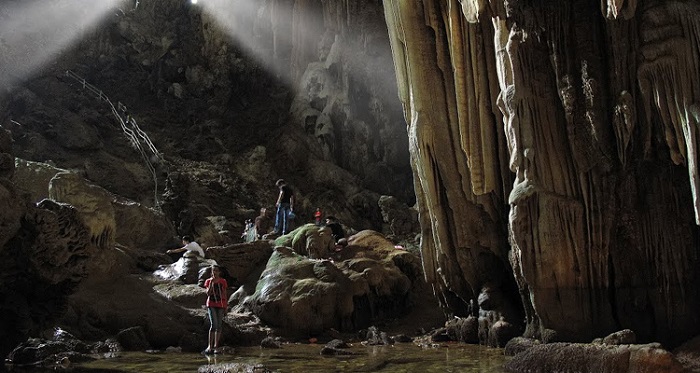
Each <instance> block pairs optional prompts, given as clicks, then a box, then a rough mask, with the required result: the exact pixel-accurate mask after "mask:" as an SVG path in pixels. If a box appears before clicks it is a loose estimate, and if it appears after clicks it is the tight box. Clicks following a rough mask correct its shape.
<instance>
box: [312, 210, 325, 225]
mask: <svg viewBox="0 0 700 373" xmlns="http://www.w3.org/2000/svg"><path fill="white" fill-rule="evenodd" d="M322 218H323V213H322V212H321V208H320V207H316V212H314V220H316V226H317V227H320V226H321V219H322Z"/></svg>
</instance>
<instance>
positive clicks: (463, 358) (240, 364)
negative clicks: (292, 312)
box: [73, 343, 506, 373]
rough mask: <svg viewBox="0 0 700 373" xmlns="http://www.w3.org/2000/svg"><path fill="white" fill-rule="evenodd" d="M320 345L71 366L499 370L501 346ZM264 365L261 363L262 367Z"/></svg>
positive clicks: (175, 370) (308, 372) (306, 372)
mask: <svg viewBox="0 0 700 373" xmlns="http://www.w3.org/2000/svg"><path fill="white" fill-rule="evenodd" d="M322 347H323V346H322V345H308V344H290V345H284V346H283V348H282V349H275V350H269V349H261V348H259V347H241V348H236V349H235V353H234V354H225V355H214V356H202V355H199V354H185V353H183V354H180V353H159V354H146V353H124V354H122V356H121V357H119V358H115V359H108V360H98V361H93V362H89V363H83V364H80V365H77V366H76V367H75V369H74V370H73V371H74V372H133V373H136V372H139V373H149V372H154V373H155V372H159V373H160V372H172V373H180V372H182V373H184V372H197V371H199V372H238V371H240V372H266V371H272V372H299V373H312V372H397V373H398V372H421V373H430V372H465V373H476V372H479V373H504V372H505V370H504V369H503V368H502V366H503V363H504V362H505V361H506V357H504V356H503V350H500V349H489V348H485V347H482V346H474V345H464V344H457V343H454V344H453V343H450V344H441V345H439V346H437V347H430V348H423V347H419V346H416V345H414V344H399V345H395V346H362V345H360V344H354V345H353V346H352V347H351V348H349V349H348V351H349V352H351V353H352V354H353V355H343V356H328V357H327V356H321V355H320V351H321V348H322ZM263 367H264V368H263Z"/></svg>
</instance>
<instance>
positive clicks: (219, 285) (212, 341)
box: [204, 265, 228, 355]
mask: <svg viewBox="0 0 700 373" xmlns="http://www.w3.org/2000/svg"><path fill="white" fill-rule="evenodd" d="M204 287H205V288H206V289H207V311H208V313H209V322H210V323H211V327H210V328H209V345H208V346H207V349H206V350H204V354H206V355H209V354H215V353H218V352H219V351H218V350H217V349H218V348H219V340H220V339H221V331H222V330H221V325H222V324H223V321H224V316H225V315H226V308H227V307H228V295H227V290H228V283H227V282H226V279H224V278H221V268H220V267H219V266H218V265H213V266H211V278H208V279H207V280H206V281H204Z"/></svg>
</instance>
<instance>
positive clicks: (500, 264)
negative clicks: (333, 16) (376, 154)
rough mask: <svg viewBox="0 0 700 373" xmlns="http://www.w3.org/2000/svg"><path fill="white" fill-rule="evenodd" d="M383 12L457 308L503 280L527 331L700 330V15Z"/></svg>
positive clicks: (662, 333)
mask: <svg viewBox="0 0 700 373" xmlns="http://www.w3.org/2000/svg"><path fill="white" fill-rule="evenodd" d="M384 5H385V14H386V19H387V23H388V28H389V32H390V37H391V43H392V50H393V54H394V63H395V67H396V71H397V76H398V82H399V92H400V97H401V101H402V102H403V105H404V114H405V116H406V120H407V122H408V123H409V129H408V131H409V145H410V149H411V154H412V159H413V170H414V179H415V188H416V194H417V197H418V207H419V211H420V219H421V227H422V232H423V235H422V237H423V241H422V252H423V260H424V267H425V269H426V275H427V277H428V279H429V281H430V282H431V283H432V284H434V286H435V289H436V291H437V292H438V293H439V294H440V297H441V298H442V303H443V304H444V305H445V306H446V307H447V308H448V309H451V310H452V312H454V313H455V314H457V315H460V314H461V315H464V314H465V311H466V309H467V308H468V307H467V305H468V304H469V303H470V301H471V300H474V299H476V298H477V296H478V294H479V293H481V292H482V289H483V288H484V286H485V284H490V286H491V287H492V289H495V291H497V292H499V293H501V294H502V296H503V297H505V298H507V299H510V301H511V302H517V300H516V299H517V298H518V297H519V298H520V301H521V303H522V306H523V312H524V315H525V320H526V325H525V327H526V329H525V335H527V336H537V337H541V338H543V339H545V340H548V341H554V340H584V341H585V340H590V339H592V337H594V336H603V335H605V334H607V333H610V332H612V331H614V330H619V329H623V328H629V329H632V330H634V331H635V333H636V334H637V336H638V338H639V339H640V340H641V341H652V340H654V341H662V342H664V343H669V344H671V345H674V344H678V343H680V342H682V341H684V340H687V339H688V338H690V337H692V336H694V335H697V334H698V333H699V332H700V318H699V316H698V313H697V312H696V311H694V310H697V309H698V308H699V307H700V290H699V289H700V286H699V285H700V276H698V272H697V270H696V268H697V267H698V265H700V256H698V255H697V253H698V238H699V237H700V236H699V233H700V231H699V229H698V226H697V225H696V222H697V218H696V216H697V214H698V211H699V209H698V207H697V206H698V202H697V201H698V198H697V189H698V187H697V184H698V182H699V181H698V180H700V179H699V178H698V176H697V173H698V166H697V157H698V155H697V151H696V147H697V140H696V138H697V131H698V124H699V121H698V119H699V116H698V102H700V101H699V100H700V95H699V94H698V92H699V90H698V87H699V84H700V83H698V82H700V75H699V74H700V70H699V69H698V68H697V63H698V60H700V44H699V43H698V40H700V34H699V31H698V30H700V28H699V27H698V25H700V16H698V15H699V14H700V12H698V10H699V8H698V4H697V3H696V2H692V1H666V2H665V1H655V0H645V1H627V2H620V1H603V2H601V5H602V6H598V4H596V3H595V2H591V1H586V0H575V1H563V2H554V1H534V2H532V1H530V2H527V1H489V2H487V1H457V0H448V1H433V0H424V1H420V2H408V1H400V0H386V1H385V2H384ZM511 273H512V274H513V275H514V276H513V275H511ZM513 277H514V278H515V282H516V283H517V286H516V283H514V282H513V281H512V280H511V279H512V278H513ZM519 320H520V319H519V318H517V317H516V318H510V319H507V320H506V321H508V322H513V323H518V322H519Z"/></svg>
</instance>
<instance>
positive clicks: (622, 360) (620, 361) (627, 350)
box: [505, 343, 684, 373]
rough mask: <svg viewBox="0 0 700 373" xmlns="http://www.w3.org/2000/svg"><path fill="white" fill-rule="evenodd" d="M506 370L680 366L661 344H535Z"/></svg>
mask: <svg viewBox="0 0 700 373" xmlns="http://www.w3.org/2000/svg"><path fill="white" fill-rule="evenodd" d="M505 369H506V371H508V372H512V373H519V372H528V373H546V372H572V373H573V372H576V373H636V372H649V373H651V372H654V373H681V372H684V370H683V366H682V365H681V364H680V363H679V362H678V361H676V360H675V359H674V358H673V355H671V353H670V352H668V351H666V350H664V349H663V348H662V347H661V345H660V344H658V343H656V344H654V343H652V344H648V345H590V344H582V343H579V344H577V343H549V344H535V345H532V346H530V347H529V348H528V349H526V350H525V351H524V352H521V353H519V354H517V355H515V356H514V357H513V358H512V359H511V360H509V361H508V362H506V364H505Z"/></svg>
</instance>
